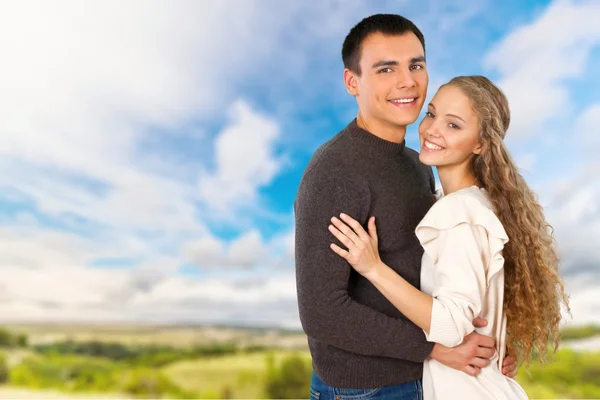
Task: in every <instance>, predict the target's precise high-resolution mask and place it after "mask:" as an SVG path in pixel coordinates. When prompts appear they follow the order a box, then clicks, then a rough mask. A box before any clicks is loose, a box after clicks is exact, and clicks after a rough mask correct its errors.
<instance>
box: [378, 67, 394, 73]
mask: <svg viewBox="0 0 600 400" xmlns="http://www.w3.org/2000/svg"><path fill="white" fill-rule="evenodd" d="M389 72H392V69H391V68H382V69H380V70H379V73H386V74H387V73H389Z"/></svg>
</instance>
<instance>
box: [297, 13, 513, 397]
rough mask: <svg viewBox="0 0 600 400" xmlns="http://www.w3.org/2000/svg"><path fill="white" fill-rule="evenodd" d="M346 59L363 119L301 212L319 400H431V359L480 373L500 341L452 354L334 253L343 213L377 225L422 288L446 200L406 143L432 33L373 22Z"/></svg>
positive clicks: (302, 302)
mask: <svg viewBox="0 0 600 400" xmlns="http://www.w3.org/2000/svg"><path fill="white" fill-rule="evenodd" d="M342 59H343V61H344V66H345V71H344V83H345V86H346V89H347V90H348V92H349V93H350V94H351V95H353V96H354V97H355V98H356V101H357V103H358V115H357V117H356V119H355V120H353V121H352V122H351V123H350V124H349V125H348V126H347V127H346V128H344V129H343V130H342V131H341V132H339V133H338V134H337V135H336V136H335V137H334V138H332V139H331V140H330V141H328V142H327V143H325V144H324V145H323V146H321V147H320V148H319V149H318V150H317V151H316V153H315V154H314V156H313V158H312V160H311V161H310V163H309V165H308V167H307V168H306V170H305V172H304V176H303V178H302V181H301V183H300V187H299V190H298V195H297V198H296V202H295V216H296V280H297V291H298V302H299V311H300V319H301V322H302V326H303V328H304V330H305V332H306V333H307V335H308V342H309V347H310V350H311V354H312V358H313V366H314V374H313V381H312V385H311V397H313V398H319V399H320V400H326V399H328V397H327V396H328V395H332V394H335V395H336V397H335V398H336V400H340V399H343V398H350V397H351V398H353V399H358V398H361V397H369V398H380V399H383V398H402V399H409V398H410V399H412V398H414V399H420V398H421V395H422V394H421V381H420V379H421V377H422V362H423V361H424V360H425V359H426V358H427V357H433V358H435V359H436V360H438V361H440V362H441V363H443V364H445V365H447V366H450V367H452V368H455V369H459V370H462V371H464V372H465V373H468V374H472V375H476V374H478V372H479V370H480V368H482V367H484V366H486V365H487V364H488V363H489V358H490V357H491V356H492V355H493V353H494V349H493V347H494V341H493V339H491V338H488V337H484V336H481V335H479V334H477V333H472V334H470V335H469V336H467V337H466V338H465V340H464V341H463V343H462V344H461V345H459V346H457V347H455V348H452V349H450V348H445V347H444V346H441V345H439V344H435V345H434V344H433V343H429V342H427V341H426V340H425V335H424V333H423V331H422V330H421V329H419V328H418V327H417V326H416V325H414V324H413V323H412V322H410V321H409V320H408V319H406V318H405V317H404V316H403V315H401V314H400V313H399V312H398V311H397V310H396V308H395V307H394V306H393V305H392V304H390V303H389V302H388V301H387V300H386V299H385V298H384V297H383V295H381V294H380V293H379V292H378V291H377V290H376V289H375V287H373V286H372V285H371V284H370V283H369V282H368V281H367V280H366V279H364V278H362V277H361V276H360V275H358V274H356V273H355V272H354V271H353V270H352V268H350V266H349V265H347V264H346V262H345V261H344V260H343V259H342V258H341V257H338V256H337V255H336V254H335V253H334V252H333V251H331V250H330V247H329V245H330V243H332V242H333V241H334V238H333V236H331V235H330V233H329V231H328V230H327V226H328V225H329V224H330V218H331V217H332V216H339V214H340V212H342V211H343V212H345V213H347V214H349V215H350V216H352V217H353V218H355V219H357V220H359V221H361V222H362V223H363V224H365V223H366V221H367V218H368V217H369V216H371V215H375V216H377V221H378V222H377V230H378V236H379V247H380V254H381V258H382V260H383V261H384V262H385V263H386V264H388V265H390V266H392V267H393V268H394V269H395V270H396V271H397V272H398V273H399V274H400V275H402V276H403V277H404V278H405V279H407V280H408V281H409V282H410V283H411V284H413V285H414V286H416V287H419V286H420V266H421V257H422V254H423V249H422V248H421V246H420V244H419V242H418V240H417V238H416V236H415V234H414V230H415V227H416V226H417V224H418V223H419V221H420V220H421V219H422V218H423V216H424V215H425V214H426V213H427V211H428V210H429V208H430V207H431V206H432V205H433V202H434V201H435V198H434V191H435V181H434V177H433V173H432V170H431V168H429V167H426V166H424V165H423V164H421V163H420V162H419V160H418V153H417V152H415V151H414V150H411V149H409V148H407V147H406V146H405V140H404V137H405V134H406V127H407V126H408V125H410V124H412V123H414V122H415V121H416V119H417V118H418V116H419V113H420V111H421V108H422V106H423V103H424V101H425V97H426V94H427V85H428V82H429V78H428V74H427V69H426V61H425V41H424V38H423V35H422V33H421V32H420V30H419V29H418V28H417V27H416V26H415V25H414V24H413V23H412V22H411V21H409V20H407V19H406V18H403V17H401V16H399V15H388V14H384V15H381V14H379V15H373V16H370V17H368V18H365V19H364V20H362V21H361V22H360V23H358V24H357V25H356V26H355V27H354V28H352V30H351V31H350V33H349V34H348V36H347V37H346V39H345V41H344V44H343V48H342ZM338 244H339V243H338ZM478 324H485V321H480V322H478ZM504 367H505V370H504V372H505V374H507V375H509V376H514V375H515V374H516V364H515V361H514V359H512V358H507V359H506V360H505V363H504ZM374 396H375V397H374ZM332 398H333V397H332Z"/></svg>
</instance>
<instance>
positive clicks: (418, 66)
mask: <svg viewBox="0 0 600 400" xmlns="http://www.w3.org/2000/svg"><path fill="white" fill-rule="evenodd" d="M410 68H411V69H414V70H417V71H418V70H420V69H423V66H422V65H420V64H413V65H411V66H410Z"/></svg>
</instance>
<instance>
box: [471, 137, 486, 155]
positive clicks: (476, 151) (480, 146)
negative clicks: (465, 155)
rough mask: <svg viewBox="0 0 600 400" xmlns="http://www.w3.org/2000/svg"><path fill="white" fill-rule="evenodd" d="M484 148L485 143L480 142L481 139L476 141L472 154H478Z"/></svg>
mask: <svg viewBox="0 0 600 400" xmlns="http://www.w3.org/2000/svg"><path fill="white" fill-rule="evenodd" d="M484 149H485V144H484V143H483V142H481V140H480V141H478V142H477V146H475V149H474V150H473V154H477V155H479V154H481V153H483V150H484Z"/></svg>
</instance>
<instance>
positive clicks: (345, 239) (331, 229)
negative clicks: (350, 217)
mask: <svg viewBox="0 0 600 400" xmlns="http://www.w3.org/2000/svg"><path fill="white" fill-rule="evenodd" d="M329 232H331V233H332V234H333V236H335V237H336V238H337V240H339V241H340V242H341V243H342V244H343V245H344V246H346V247H347V248H348V250H351V249H352V248H354V247H355V246H356V244H355V243H354V242H353V241H352V240H351V239H350V238H349V237H348V236H347V235H346V234H344V233H343V232H341V231H340V230H339V229H338V228H336V227H335V226H333V225H329Z"/></svg>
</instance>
